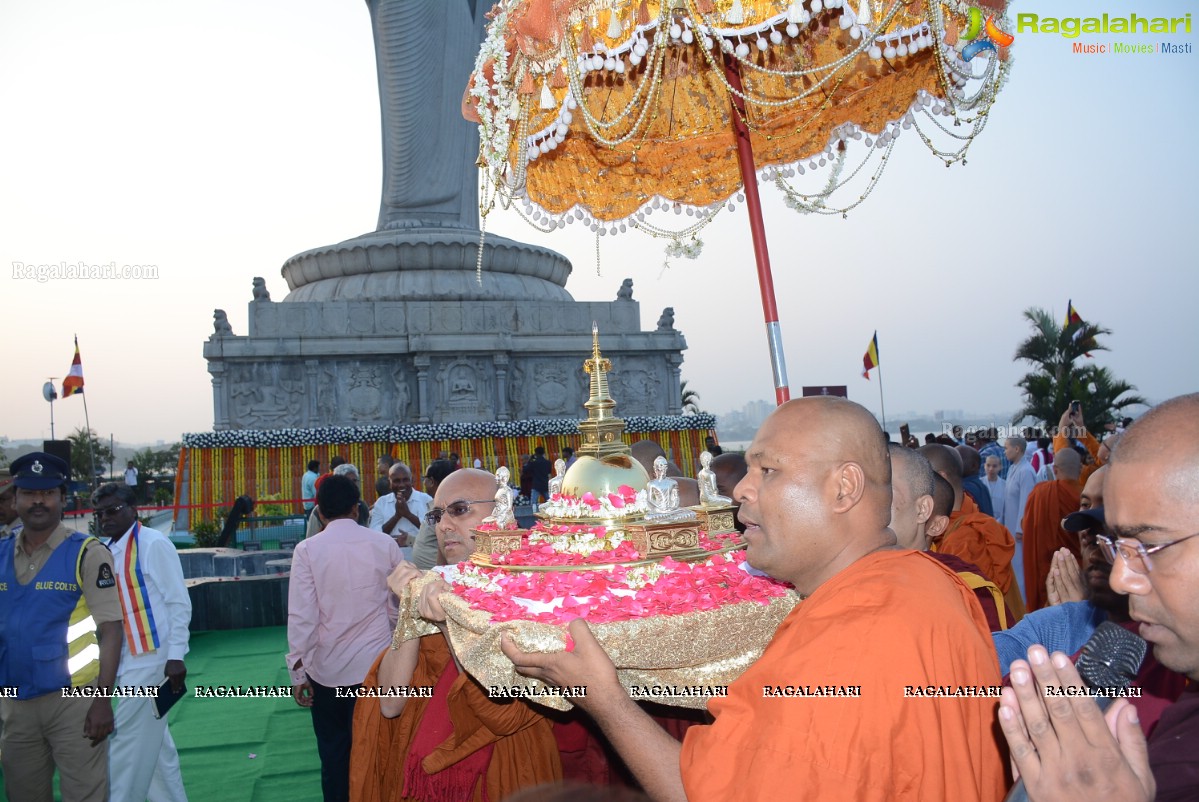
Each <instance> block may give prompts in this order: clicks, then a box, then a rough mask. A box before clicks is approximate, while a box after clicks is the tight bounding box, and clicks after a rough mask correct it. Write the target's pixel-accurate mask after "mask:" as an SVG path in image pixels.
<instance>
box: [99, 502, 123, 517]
mask: <svg viewBox="0 0 1199 802" xmlns="http://www.w3.org/2000/svg"><path fill="white" fill-rule="evenodd" d="M127 506H129V505H127V504H118V505H117V506H115V507H97V508H96V511H95V515H96V517H97V518H107V517H109V516H112V515H116V514H117V513H118V512H120V511H121V510H123V509H125V507H127Z"/></svg>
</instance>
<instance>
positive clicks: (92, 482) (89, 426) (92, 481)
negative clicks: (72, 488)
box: [71, 334, 96, 490]
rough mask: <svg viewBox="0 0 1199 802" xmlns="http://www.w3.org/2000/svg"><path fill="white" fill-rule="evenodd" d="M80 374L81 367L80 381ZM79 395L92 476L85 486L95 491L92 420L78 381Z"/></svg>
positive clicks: (77, 349)
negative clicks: (81, 399)
mask: <svg viewBox="0 0 1199 802" xmlns="http://www.w3.org/2000/svg"><path fill="white" fill-rule="evenodd" d="M75 356H76V357H78V356H79V335H78V334H76V335H75ZM71 365H72V367H74V362H72V363H71ZM82 374H83V369H82V367H80V378H81V379H82ZM79 394H80V395H81V396H83V425H84V426H86V427H87V457H88V462H90V463H91V466H92V475H91V476H89V477H88V479H87V486H88V489H89V490H95V489H96V449H95V447H94V446H93V445H92V420H91V416H89V415H88V414H87V393H85V392H84V391H83V382H82V381H80V384H79Z"/></svg>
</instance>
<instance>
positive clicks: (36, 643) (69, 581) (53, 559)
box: [0, 532, 100, 699]
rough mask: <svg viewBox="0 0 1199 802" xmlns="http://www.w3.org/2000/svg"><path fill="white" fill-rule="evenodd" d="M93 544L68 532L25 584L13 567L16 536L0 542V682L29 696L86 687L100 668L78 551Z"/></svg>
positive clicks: (92, 620) (27, 697) (18, 693)
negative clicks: (19, 579) (84, 594)
mask: <svg viewBox="0 0 1199 802" xmlns="http://www.w3.org/2000/svg"><path fill="white" fill-rule="evenodd" d="M89 542H90V543H93V544H94V543H98V542H99V541H97V540H96V539H95V538H94V537H89V536H87V535H84V534H81V533H79V532H72V533H71V534H70V535H69V536H68V537H67V539H66V540H64V541H63V542H62V543H60V544H59V545H58V547H57V548H55V549H54V551H52V552H51V553H50V559H48V560H47V561H46V564H45V565H44V566H42V570H40V571H38V573H37V576H35V577H34V578H33V579H32V580H31V581H30V582H29V584H27V585H21V584H20V583H18V582H17V576H16V570H15V568H14V565H13V552H14V550H15V548H16V538H6V539H4V540H0V685H3V686H7V687H13V686H15V687H16V688H17V698H18V699H33V698H35V697H38V696H43V695H45V694H47V693H52V692H55V691H59V690H61V689H62V688H69V687H72V686H78V685H86V684H88V683H90V682H92V681H93V680H94V679H95V678H96V676H97V675H98V674H99V670H100V659H99V658H100V649H99V646H98V645H97V641H96V623H95V620H94V619H92V616H91V613H90V612H89V611H88V609H87V602H86V600H85V599H84V597H83V586H82V581H83V580H82V576H81V569H82V563H83V549H84V547H85V546H86V545H88V544H89Z"/></svg>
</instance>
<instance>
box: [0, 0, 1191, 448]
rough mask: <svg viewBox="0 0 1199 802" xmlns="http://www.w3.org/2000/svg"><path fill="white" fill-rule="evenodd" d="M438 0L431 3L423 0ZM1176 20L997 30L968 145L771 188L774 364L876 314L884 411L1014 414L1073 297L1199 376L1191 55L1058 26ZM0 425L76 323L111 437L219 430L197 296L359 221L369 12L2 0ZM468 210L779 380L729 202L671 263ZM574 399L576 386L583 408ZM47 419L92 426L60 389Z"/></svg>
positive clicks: (694, 340) (1064, 11) (693, 353)
mask: <svg viewBox="0 0 1199 802" xmlns="http://www.w3.org/2000/svg"><path fill="white" fill-rule="evenodd" d="M431 1H432V0H431ZM1191 8H1192V7H1191V4H1189V3H1187V2H1183V0H1138V2H1135V3H1130V2H1119V3H1117V2H1114V0H1113V1H1112V2H1109V3H1107V4H1104V3H1103V2H1100V3H1098V4H1096V3H1095V2H1087V3H1083V2H1078V1H1077V0H1054V2H1049V0H1018V2H1017V3H1016V5H1015V6H1014V7H1013V9H1012V14H1013V15H1014V14H1015V13H1037V14H1040V15H1042V16H1045V15H1053V16H1058V17H1068V16H1087V15H1099V14H1100V13H1102V12H1105V11H1106V12H1108V13H1110V14H1111V15H1113V16H1116V15H1127V14H1128V13H1130V12H1133V11H1135V12H1136V13H1137V14H1138V15H1139V16H1149V17H1156V16H1173V17H1176V16H1182V15H1183V14H1185V13H1188V12H1190V11H1191ZM1164 40H1168V41H1172V42H1177V43H1183V44H1188V43H1189V44H1190V49H1191V50H1192V51H1194V50H1195V44H1196V37H1195V35H1194V34H1193V33H1192V34H1178V35H1175V36H1172V37H1163V36H1161V35H1136V36H1124V37H1120V36H1115V35H1111V34H1109V35H1103V34H1098V35H1084V36H1081V37H1079V38H1078V39H1076V40H1071V39H1067V38H1064V37H1062V36H1060V35H1056V34H1043V33H1042V34H1034V33H1024V34H1017V40H1016V43H1015V44H1014V45H1013V48H1012V55H1013V59H1014V61H1013V68H1012V72H1011V78H1010V81H1009V83H1008V85H1007V86H1006V87H1005V89H1004V91H1003V92H1002V93H1001V94H1000V96H999V99H998V102H997V103H996V105H995V107H994V109H993V110H992V113H991V119H990V121H989V124H988V126H987V129H986V130H985V131H984V132H983V134H982V135H981V136H980V137H979V138H978V139H977V140H976V141H975V143H974V145H973V146H972V149H971V151H970V154H969V159H968V162H969V163H968V165H966V166H965V167H962V166H960V165H958V166H955V167H953V168H952V169H946V168H945V167H944V165H943V164H942V163H941V162H940V161H939V160H938V159H936V158H935V157H934V156H933V155H932V154H930V153H929V152H928V150H927V149H926V148H925V147H924V145H923V144H921V142H920V141H919V140H918V139H916V138H915V137H913V136H911V135H910V133H909V134H908V135H907V136H906V137H901V139H900V141H899V143H898V144H897V146H896V148H895V151H894V156H893V158H892V161H891V165H890V167H889V168H888V170H887V172H886V174H885V175H884V176H883V178H882V180H881V181H880V182H879V185H878V187H877V188H876V190H875V191H874V193H873V195H872V196H871V197H870V198H869V199H868V200H867V202H866V203H864V204H863V205H862V206H860V207H859V208H858V209H857V210H855V211H854V212H852V213H850V215H849V217H848V219H845V220H843V219H841V218H840V217H836V218H831V217H819V218H818V217H814V216H798V215H796V214H795V213H794V212H791V211H789V210H787V209H786V208H785V207H784V206H783V204H782V200H781V197H780V196H779V194H778V193H777V192H776V191H775V190H773V189H772V188H769V187H765V188H764V189H763V197H764V207H765V213H764V217H765V224H766V229H767V237H768V241H769V246H770V252H771V256H772V261H773V272H774V279H775V288H776V293H777V296H778V301H779V309H780V317H781V323H782V332H783V341H784V346H785V353H786V357H787V365H788V371H789V375H790V382H791V385H792V387H793V391H794V394H796V395H798V393H799V388H800V387H801V386H802V385H805V384H810V385H824V384H845V385H848V387H849V394H850V397H851V398H854V399H855V400H858V401H860V402H861V403H863V404H865V405H867V406H868V407H869V408H870V409H872V410H873V411H875V412H876V413H877V412H878V411H879V395H878V390H879V381H878V376H877V374H875V378H874V379H873V380H871V381H866V380H865V379H863V378H862V377H861V360H862V354H863V352H864V350H865V348H866V346H867V344H868V342H869V340H870V337H871V336H872V334H873V333H874V331H875V330H877V331H878V337H879V350H880V360H881V363H882V371H883V376H882V379H883V381H884V388H885V391H886V397H885V400H886V406H887V409H888V411H889V412H890V411H904V410H912V411H917V412H932V411H933V410H938V409H961V410H965V411H967V412H968V413H974V414H980V415H989V414H1002V413H1005V412H1011V411H1014V410H1015V409H1016V408H1018V407H1019V406H1020V403H1021V399H1020V396H1019V392H1018V390H1017V389H1016V387H1015V386H1014V385H1015V382H1016V381H1017V380H1018V379H1019V378H1020V376H1022V375H1023V373H1024V372H1025V367H1024V366H1023V365H1020V364H1017V363H1014V362H1013V359H1012V355H1013V353H1014V352H1015V349H1016V347H1017V345H1018V344H1019V343H1020V341H1021V340H1022V339H1023V338H1024V337H1026V336H1027V335H1028V333H1029V330H1028V327H1027V324H1026V323H1025V322H1024V321H1023V319H1022V316H1021V313H1022V311H1023V310H1024V309H1026V308H1028V307H1032V306H1039V307H1043V308H1046V309H1049V310H1051V311H1052V312H1053V313H1054V314H1055V315H1056V316H1057V317H1058V318H1059V319H1060V318H1062V317H1063V316H1064V313H1065V308H1066V303H1067V301H1068V300H1070V299H1073V301H1074V305H1075V307H1076V308H1077V310H1078V311H1079V313H1080V314H1081V315H1082V316H1083V317H1084V318H1085V319H1087V320H1089V321H1097V322H1099V323H1100V324H1102V325H1103V326H1106V327H1108V328H1110V329H1111V330H1112V332H1113V334H1112V335H1111V336H1109V337H1108V338H1107V339H1106V341H1105V342H1106V343H1107V345H1108V346H1109V347H1110V348H1111V352H1110V353H1099V354H1097V355H1096V363H1097V364H1100V365H1104V366H1108V367H1110V368H1111V369H1112V370H1113V371H1114V372H1115V374H1116V375H1117V376H1119V377H1120V378H1123V379H1125V380H1127V381H1129V382H1131V383H1132V384H1134V385H1136V386H1137V388H1138V390H1139V392H1140V394H1142V395H1144V396H1146V397H1147V398H1149V399H1150V400H1164V399H1166V398H1169V397H1172V396H1174V395H1178V394H1181V393H1185V392H1190V391H1193V390H1195V389H1196V388H1195V376H1196V371H1195V367H1196V363H1197V360H1196V358H1195V356H1194V355H1195V354H1196V352H1197V351H1199V328H1197V327H1196V326H1195V325H1194V322H1193V318H1194V313H1193V304H1194V300H1193V299H1194V298H1195V297H1196V296H1197V295H1199V269H1196V268H1197V267H1199V257H1196V255H1195V250H1196V249H1195V222H1194V221H1195V219H1196V213H1197V211H1199V200H1196V193H1195V187H1196V186H1197V185H1199V155H1197V154H1196V150H1195V148H1194V145H1193V142H1194V137H1195V131H1196V128H1197V125H1196V123H1197V122H1199V120H1197V119H1196V117H1197V112H1196V105H1197V104H1196V101H1197V100H1199V91H1197V90H1199V54H1196V53H1195V52H1191V53H1189V54H1180V55H1163V54H1153V55H1131V54H1106V55H1082V54H1076V53H1073V52H1072V47H1071V45H1072V42H1083V43H1089V42H1095V43H1101V42H1106V43H1110V42H1112V41H1127V42H1131V43H1156V42H1159V41H1164ZM0 115H2V118H3V124H0V286H2V287H3V290H2V295H0V297H2V299H3V300H2V304H3V314H4V318H5V326H4V331H5V334H6V336H5V341H6V345H7V348H6V349H5V350H6V357H5V359H4V363H3V364H4V381H3V386H4V392H3V395H2V398H3V400H2V401H0V435H4V436H7V437H9V438H10V439H14V440H15V439H24V438H39V437H48V436H49V434H50V426H49V422H50V418H49V412H50V410H49V406H48V405H47V404H46V402H45V401H44V400H43V399H42V396H41V388H42V385H43V383H44V382H45V381H46V380H47V379H48V378H50V377H55V379H56V380H57V381H56V383H58V382H60V381H61V378H62V377H63V376H64V375H65V373H66V371H67V369H68V367H69V365H70V361H71V356H72V353H73V342H72V338H73V336H74V335H78V337H79V343H80V348H81V351H82V359H83V368H84V376H85V379H86V382H87V384H86V387H87V390H86V392H87V398H88V406H89V412H90V419H91V425H92V428H93V429H94V430H96V431H97V432H98V433H99V434H100V435H101V436H102V437H108V436H109V435H110V434H111V435H113V436H115V438H116V439H117V440H118V441H123V442H127V443H128V442H154V441H157V440H165V441H167V442H170V441H173V440H177V439H178V438H179V437H180V435H181V434H182V433H183V432H193V431H208V430H210V429H211V428H212V389H211V381H210V376H209V374H208V372H207V368H206V363H205V362H204V360H203V357H202V355H201V349H202V346H203V343H204V341H205V339H206V338H207V337H208V335H209V334H210V333H211V332H212V310H213V309H214V308H218V307H219V308H223V309H225V310H227V312H228V315H229V320H230V322H231V324H232V326H233V330H234V332H235V333H238V334H245V333H246V314H247V313H246V307H247V304H248V302H249V301H250V298H251V282H252V279H253V277H254V276H264V277H265V278H266V282H267V287H268V289H269V290H270V291H271V293H272V296H273V298H274V299H275V300H281V299H282V298H283V297H284V296H285V295H286V294H287V288H286V285H285V283H284V281H283V279H282V277H281V276H280V273H279V269H280V267H281V266H282V264H283V262H284V261H286V260H287V259H288V258H289V257H291V256H292V255H294V254H297V253H299V252H301V251H305V250H308V249H310V248H314V247H317V246H321V245H327V244H331V243H335V242H339V241H341V240H344V239H348V238H350V237H354V236H357V235H359V234H362V233H365V232H367V231H371V230H373V229H374V227H375V222H376V219H377V215H378V203H379V189H380V181H381V157H380V140H379V111H378V93H377V85H376V80H375V64H374V51H373V47H372V44H371V31H370V17H369V14H368V11H367V7H366V4H365V3H363V2H351V0H286V2H284V0H255V2H252V3H244V2H234V1H233V0H210V2H206V3H186V4H184V3H163V2H161V0H156V1H153V2H150V1H147V2H126V1H125V0H108V2H105V3H102V4H101V3H92V2H82V1H81V0H62V2H57V3H45V2H42V1H41V0H4V2H3V3H2V4H0ZM488 230H489V231H493V232H495V233H498V234H502V235H505V236H509V237H514V238H517V239H523V240H526V241H532V242H537V243H539V244H543V245H546V246H548V247H551V248H554V249H556V250H558V251H559V252H561V253H563V254H565V255H566V256H567V257H568V258H570V259H571V260H572V262H573V264H574V272H573V274H572V277H571V279H570V281H569V282H568V283H567V290H568V291H570V292H571V293H572V295H573V296H574V297H575V298H576V299H578V300H607V299H613V298H615V296H616V290H617V288H618V287H619V286H620V283H621V280H622V279H624V278H626V277H630V278H632V279H633V280H634V285H635V288H634V297H635V299H636V300H638V301H640V302H641V317H642V325H643V327H644V328H646V329H652V328H653V327H654V325H655V323H656V321H657V319H658V316H659V314H660V313H661V310H662V308H663V307H665V306H673V307H674V308H675V318H676V326H677V328H678V329H679V330H681V331H682V332H683V333H684V335H685V336H686V338H687V343H688V346H689V348H688V350H687V351H685V352H684V357H685V362H684V364H683V366H682V376H683V378H684V379H686V380H687V381H688V383H689V386H691V387H693V388H694V389H696V390H697V391H698V392H699V393H700V395H701V406H703V407H704V408H705V409H706V410H708V411H712V412H717V413H719V412H724V411H727V410H730V409H734V408H739V407H741V406H742V405H743V404H744V403H746V402H747V401H751V400H755V399H766V398H773V395H774V393H773V382H772V378H771V372H770V363H769V356H768V350H767V343H766V336H765V329H764V326H763V323H762V312H761V305H760V300H759V295H758V286H757V282H756V280H755V274H754V267H753V252H752V249H751V242H750V237H749V232H748V224H747V219H746V216H745V211H744V208H743V207H742V208H739V209H738V210H737V211H736V212H735V213H731V214H730V213H727V212H726V213H724V214H722V215H721V216H720V219H719V220H718V221H717V222H715V223H714V224H713V225H712V226H711V227H709V228H708V229H707V230H706V231H705V232H704V233H703V234H702V235H701V236H702V238H703V240H704V241H705V247H704V250H703V253H702V254H701V256H700V257H699V258H698V259H696V260H694V261H690V260H686V259H673V260H671V261H670V267H669V268H664V266H663V263H664V261H665V257H664V254H663V243H662V242H661V241H657V240H653V239H651V238H649V237H647V236H645V235H642V234H639V233H638V234H628V235H623V236H621V237H616V238H613V237H606V238H604V241H603V242H602V247H601V256H600V259H599V264H598V265H597V261H596V255H595V239H594V236H593V235H592V234H590V232H586V233H585V232H584V230H583V229H581V228H580V227H569V228H567V229H565V230H562V231H558V232H555V233H553V234H549V235H542V234H539V233H538V232H536V231H534V230H533V229H532V228H530V227H529V226H527V225H526V224H525V223H523V222H522V221H521V220H520V219H518V218H516V217H514V216H512V215H511V214H501V213H497V214H496V215H494V216H492V217H491V218H490V219H489V221H488ZM60 262H67V263H76V262H83V263H85V264H109V263H114V264H115V265H116V266H117V267H118V268H123V267H124V266H125V265H130V266H134V265H137V266H147V265H149V266H153V267H154V268H156V271H157V278H152V279H149V278H126V279H118V280H97V281H83V282H80V281H74V282H71V281H46V282H43V283H39V282H37V281H36V280H34V279H29V278H20V277H18V265H20V266H23V265H37V264H58V263H60ZM582 400H583V399H580V403H581V402H582ZM54 414H55V423H56V433H57V435H58V436H59V437H63V436H65V435H66V434H68V433H69V432H70V431H72V430H73V429H75V428H76V427H78V426H81V425H82V424H83V422H84V412H83V406H82V403H81V401H80V400H79V399H78V398H69V399H63V400H61V401H59V402H56V403H55V404H54Z"/></svg>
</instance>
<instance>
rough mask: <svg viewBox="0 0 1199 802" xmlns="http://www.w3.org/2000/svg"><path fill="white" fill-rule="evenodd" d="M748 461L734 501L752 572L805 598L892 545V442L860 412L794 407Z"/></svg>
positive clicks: (842, 405) (786, 407)
mask: <svg viewBox="0 0 1199 802" xmlns="http://www.w3.org/2000/svg"><path fill="white" fill-rule="evenodd" d="M745 459H746V462H747V464H748V465H749V472H748V473H747V474H746V475H745V478H744V479H742V480H741V483H740V484H738V485H737V489H736V493H735V500H736V501H738V502H740V504H741V510H740V512H739V513H738V515H739V517H740V519H741V521H742V522H743V523H745V525H746V529H745V542H746V544H747V548H746V557H747V559H748V560H749V563H750V565H752V566H753V567H755V568H758V569H760V570H762V571H765V572H766V573H768V574H770V575H771V576H773V577H775V578H776V579H782V580H786V581H788V582H791V583H792V584H793V585H795V587H796V589H797V590H799V592H800V593H804V594H809V593H811V592H813V591H814V590H815V589H816V588H817V587H819V586H820V584H821V583H823V582H824V581H825V580H827V579H829V578H830V577H832V576H834V575H835V574H836V573H838V572H839V571H841V570H843V569H845V568H847V567H849V565H851V564H852V563H853V562H855V561H856V560H858V559H860V558H861V557H863V556H865V555H866V554H869V553H870V552H872V551H875V550H877V549H879V548H883V547H886V546H889V545H893V544H894V543H895V537H894V534H893V533H892V532H891V531H890V530H888V529H887V524H888V522H889V521H890V519H891V459H890V457H889V456H888V454H887V439H886V435H885V434H884V433H883V430H882V428H881V427H880V426H879V425H878V421H877V420H875V418H874V416H873V415H871V414H870V413H869V412H868V411H867V410H866V409H865V408H864V407H862V406H859V405H858V404H855V403H853V402H852V401H847V400H845V399H842V398H836V397H829V396H817V397H810V398H800V399H795V400H793V401H788V402H787V403H785V404H783V405H782V406H780V407H779V408H778V409H776V410H775V411H774V412H773V413H771V415H770V417H768V418H767V419H766V421H765V422H764V423H763V424H762V426H761V428H759V429H758V432H757V434H756V435H755V436H754V441H753V443H752V444H751V445H750V447H749V449H748V451H747V452H746V454H745Z"/></svg>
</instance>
